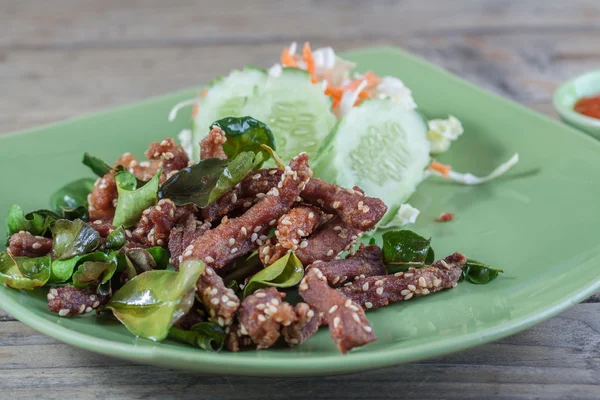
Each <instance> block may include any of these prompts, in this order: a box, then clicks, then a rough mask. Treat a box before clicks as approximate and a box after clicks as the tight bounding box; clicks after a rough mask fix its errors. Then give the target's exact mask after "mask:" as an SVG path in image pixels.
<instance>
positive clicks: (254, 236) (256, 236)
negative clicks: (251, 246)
mask: <svg viewBox="0 0 600 400" xmlns="http://www.w3.org/2000/svg"><path fill="white" fill-rule="evenodd" d="M256 239H258V234H257V233H253V234H252V236H250V241H252V242H254V241H255V240H256Z"/></svg>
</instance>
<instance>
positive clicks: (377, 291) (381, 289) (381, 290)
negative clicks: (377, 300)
mask: <svg viewBox="0 0 600 400" xmlns="http://www.w3.org/2000/svg"><path fill="white" fill-rule="evenodd" d="M375 292H376V293H377V294H378V295H380V296H381V295H382V294H383V288H382V287H378V288H377V290H375Z"/></svg>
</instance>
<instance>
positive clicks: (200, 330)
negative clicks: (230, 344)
mask: <svg viewBox="0 0 600 400" xmlns="http://www.w3.org/2000/svg"><path fill="white" fill-rule="evenodd" d="M226 337H227V334H226V333H225V331H224V330H223V328H221V327H220V326H219V325H217V324H215V323H214V322H198V323H197V324H194V325H193V326H192V327H191V329H190V330H189V331H186V330H183V329H179V328H177V327H172V328H171V329H170V330H169V339H172V340H176V341H178V342H182V343H186V344H189V345H190V346H194V347H199V348H201V349H203V350H207V351H219V350H221V349H222V348H223V345H224V344H225V338H226Z"/></svg>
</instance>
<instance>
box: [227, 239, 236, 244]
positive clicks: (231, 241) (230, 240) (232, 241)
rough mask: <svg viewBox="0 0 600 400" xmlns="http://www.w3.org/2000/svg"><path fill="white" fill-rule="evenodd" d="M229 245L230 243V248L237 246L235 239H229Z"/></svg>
mask: <svg viewBox="0 0 600 400" xmlns="http://www.w3.org/2000/svg"><path fill="white" fill-rule="evenodd" d="M227 243H229V245H230V246H233V245H234V244H235V239H234V238H229V241H228V242H227Z"/></svg>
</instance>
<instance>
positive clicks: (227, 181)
mask: <svg viewBox="0 0 600 400" xmlns="http://www.w3.org/2000/svg"><path fill="white" fill-rule="evenodd" d="M262 161H263V156H262V153H258V154H254V153H253V152H250V151H246V152H243V153H240V154H238V155H237V156H236V157H235V158H234V159H233V160H231V162H230V163H229V164H228V165H227V167H225V170H223V172H222V173H221V176H219V179H218V180H217V184H216V185H215V187H214V188H213V189H212V190H211V191H210V194H209V196H208V202H207V205H208V204H210V203H212V202H214V201H216V200H218V199H219V198H220V197H221V196H223V195H224V194H225V193H227V192H228V191H229V190H231V189H233V187H234V186H235V185H237V184H238V183H239V182H241V181H242V179H244V178H245V177H246V175H248V174H249V173H250V172H251V171H254V170H255V169H256V168H258V166H259V165H260V164H262Z"/></svg>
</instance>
